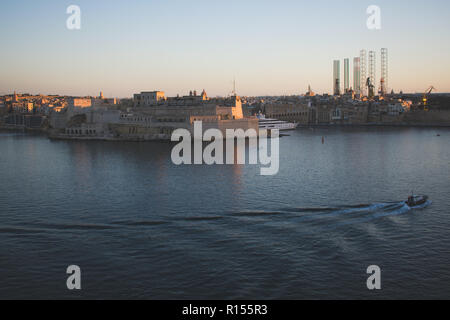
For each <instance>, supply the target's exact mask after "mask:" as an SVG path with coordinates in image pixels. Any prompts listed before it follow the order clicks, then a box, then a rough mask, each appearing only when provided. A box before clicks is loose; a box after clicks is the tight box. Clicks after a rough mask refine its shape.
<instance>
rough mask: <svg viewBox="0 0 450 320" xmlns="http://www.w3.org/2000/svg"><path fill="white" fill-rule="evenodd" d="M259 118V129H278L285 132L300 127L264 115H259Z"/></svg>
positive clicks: (296, 124)
mask: <svg viewBox="0 0 450 320" xmlns="http://www.w3.org/2000/svg"><path fill="white" fill-rule="evenodd" d="M257 118H258V119H259V129H266V130H271V129H278V130H280V131H283V130H294V129H295V128H297V126H298V123H292V122H287V121H282V120H277V119H270V118H266V116H265V115H263V114H258V115H257Z"/></svg>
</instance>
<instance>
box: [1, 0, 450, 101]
mask: <svg viewBox="0 0 450 320" xmlns="http://www.w3.org/2000/svg"><path fill="white" fill-rule="evenodd" d="M71 4H75V5H78V6H80V8H81V12H82V15H81V30H68V29H67V28H66V20H67V18H68V17H69V15H68V14H67V13H66V8H67V7H68V6H69V5H71ZM369 5H378V6H380V8H381V23H382V25H381V30H379V31H374V30H368V29H367V27H366V20H367V17H368V15H367V14H366V8H367V7H368V6H369ZM449 35H450V2H449V1H447V0H431V1H417V0H412V1H411V0H409V1H406V0H395V1H392V0H389V1H384V0H383V1H376V0H370V1H364V0H346V1H334V0H329V1H324V0H315V1H301V0H295V1H287V0H286V1H284V0H278V1H273V0H272V1H265V0H255V1H253V0H226V1H225V0H222V1H216V0H208V1H203V0H198V1H196V0H192V1H186V0H178V1H174V0H147V1H145V0H128V1H112V0H95V1H92V0H72V1H63V0H53V1H49V0H40V1H21V0H19V1H17V0H14V1H12V0H2V1H1V3H0V41H1V46H0V94H7V93H11V92H13V91H14V90H15V91H17V92H27V93H35V94H37V93H42V94H67V95H98V93H99V91H100V90H103V92H104V94H105V95H106V96H110V97H112V96H114V97H130V96H131V95H132V94H133V93H135V92H139V91H152V90H162V91H165V92H166V94H167V95H169V96H170V95H176V94H177V93H180V94H185V93H187V92H188V91H189V90H191V89H197V90H198V91H201V90H202V89H206V91H207V93H208V94H209V95H210V96H215V95H227V94H228V93H229V92H230V91H231V90H232V81H233V78H234V77H235V78H236V85H237V91H238V94H240V95H283V94H300V93H304V92H305V91H306V89H307V86H308V84H311V87H312V89H313V90H314V91H315V92H316V93H324V92H331V91H332V64H333V60H334V59H341V60H343V59H344V58H350V60H351V68H352V67H353V57H355V56H358V55H359V51H360V49H366V50H375V51H376V52H377V65H376V68H377V72H378V73H379V69H380V49H381V48H382V47H386V48H388V49H389V85H388V87H389V89H391V88H393V89H394V90H396V91H399V90H403V91H405V92H423V91H424V90H425V89H426V88H427V87H428V86H429V85H433V86H435V87H436V89H437V91H439V92H450V41H449V40H448V39H449ZM341 71H343V62H341ZM376 79H377V87H378V81H379V74H378V75H377V78H376ZM350 81H351V83H353V80H352V71H351V80H350Z"/></svg>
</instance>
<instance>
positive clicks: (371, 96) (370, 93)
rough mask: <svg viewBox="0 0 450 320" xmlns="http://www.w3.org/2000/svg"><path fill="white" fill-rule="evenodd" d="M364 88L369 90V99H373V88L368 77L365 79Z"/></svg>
mask: <svg viewBox="0 0 450 320" xmlns="http://www.w3.org/2000/svg"><path fill="white" fill-rule="evenodd" d="M366 87H367V88H368V89H369V99H371V98H373V97H374V95H375V94H374V92H373V90H374V88H375V86H374V85H373V83H372V81H371V79H370V77H369V78H367V80H366Z"/></svg>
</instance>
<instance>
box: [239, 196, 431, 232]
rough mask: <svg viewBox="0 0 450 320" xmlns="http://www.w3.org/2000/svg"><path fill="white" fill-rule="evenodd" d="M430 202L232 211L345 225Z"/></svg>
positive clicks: (241, 214) (275, 219) (247, 215)
mask: <svg viewBox="0 0 450 320" xmlns="http://www.w3.org/2000/svg"><path fill="white" fill-rule="evenodd" d="M430 204H431V201H427V202H426V203H424V204H422V205H420V206H416V207H412V208H411V207H409V206H408V205H407V204H406V203H405V202H404V201H401V202H383V203H372V204H359V205H352V206H333V207H315V208H314V207H311V208H292V207H288V208H280V209H279V210H270V211H265V210H263V211H243V212H238V213H233V214H232V215H233V216H235V217H244V218H247V219H251V218H258V219H264V220H268V222H269V223H270V222H274V223H277V222H280V221H286V220H290V221H292V222H294V221H295V222H299V223H307V224H310V225H313V226H342V225H348V224H354V223H364V222H369V221H371V220H375V219H380V218H384V217H390V216H397V215H402V214H405V213H408V212H410V211H411V210H418V209H424V208H426V207H428V206H429V205H430Z"/></svg>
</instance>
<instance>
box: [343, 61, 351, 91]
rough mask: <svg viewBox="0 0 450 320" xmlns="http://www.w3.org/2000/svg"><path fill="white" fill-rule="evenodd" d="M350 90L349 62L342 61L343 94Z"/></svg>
mask: <svg viewBox="0 0 450 320" xmlns="http://www.w3.org/2000/svg"><path fill="white" fill-rule="evenodd" d="M349 90H350V60H349V59H347V58H346V59H344V93H347V92H348V91H349Z"/></svg>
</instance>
